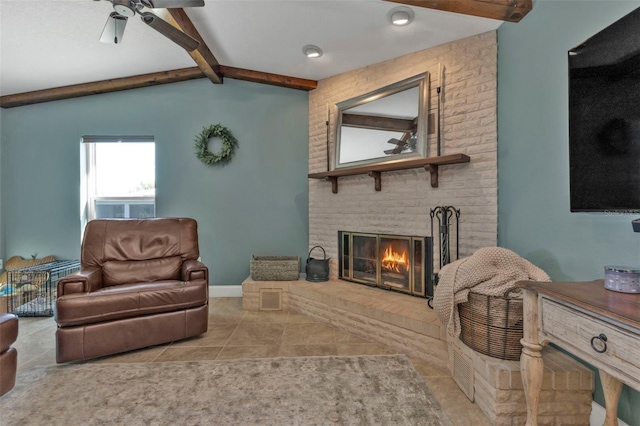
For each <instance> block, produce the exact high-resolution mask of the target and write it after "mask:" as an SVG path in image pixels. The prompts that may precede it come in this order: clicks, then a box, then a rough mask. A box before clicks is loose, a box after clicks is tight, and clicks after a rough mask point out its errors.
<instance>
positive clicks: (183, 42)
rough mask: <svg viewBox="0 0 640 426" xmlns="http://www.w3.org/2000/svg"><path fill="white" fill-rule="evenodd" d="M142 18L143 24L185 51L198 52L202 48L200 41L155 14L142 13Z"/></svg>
mask: <svg viewBox="0 0 640 426" xmlns="http://www.w3.org/2000/svg"><path fill="white" fill-rule="evenodd" d="M140 18H141V19H142V22H144V23H145V24H147V25H149V26H150V27H151V28H153V29H154V30H156V31H158V32H159V33H160V34H162V35H163V36H165V37H167V38H168V39H169V40H171V41H173V42H174V43H176V44H177V45H179V46H180V47H182V48H183V49H185V50H186V51H187V52H191V51H193V50H196V49H197V48H198V46H200V43H199V42H198V40H196V39H194V38H193V37H191V36H188V35H187V34H185V33H183V32H182V31H180V30H179V29H177V28H175V27H174V26H173V25H171V24H170V23H168V22H167V21H163V20H162V19H160V18H158V17H157V16H156V15H154V14H153V13H150V12H142V13H140Z"/></svg>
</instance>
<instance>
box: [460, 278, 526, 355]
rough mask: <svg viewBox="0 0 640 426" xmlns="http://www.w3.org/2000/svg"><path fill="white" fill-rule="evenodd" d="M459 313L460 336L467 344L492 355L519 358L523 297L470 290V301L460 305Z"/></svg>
mask: <svg viewBox="0 0 640 426" xmlns="http://www.w3.org/2000/svg"><path fill="white" fill-rule="evenodd" d="M510 291H512V290H510ZM510 291H508V292H507V294H508V293H509V292H510ZM458 312H459V314H460V329H461V333H460V339H462V341H463V342H464V343H465V344H466V345H467V346H469V347H470V348H471V349H473V350H475V351H478V352H480V353H483V354H485V355H489V356H492V357H495V358H500V359H506V360H512V361H517V360H519V359H520V353H521V351H522V345H521V344H520V339H522V335H523V328H522V326H523V321H522V299H516V298H506V297H494V296H486V295H484V294H477V293H469V301H468V302H465V303H461V304H459V305H458Z"/></svg>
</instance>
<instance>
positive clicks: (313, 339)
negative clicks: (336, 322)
mask: <svg viewBox="0 0 640 426" xmlns="http://www.w3.org/2000/svg"><path fill="white" fill-rule="evenodd" d="M335 332H336V330H335V329H334V328H333V327H330V326H328V325H324V324H318V323H314V324H304V323H301V324H287V327H286V329H285V330H284V336H282V343H283V344H285V345H326V344H335V342H336V335H335Z"/></svg>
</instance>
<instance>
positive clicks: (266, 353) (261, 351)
mask: <svg viewBox="0 0 640 426" xmlns="http://www.w3.org/2000/svg"><path fill="white" fill-rule="evenodd" d="M278 350H279V346H276V345H268V346H266V345H262V346H225V347H224V348H222V351H220V353H219V354H218V358H216V359H241V358H275V357H277V356H278Z"/></svg>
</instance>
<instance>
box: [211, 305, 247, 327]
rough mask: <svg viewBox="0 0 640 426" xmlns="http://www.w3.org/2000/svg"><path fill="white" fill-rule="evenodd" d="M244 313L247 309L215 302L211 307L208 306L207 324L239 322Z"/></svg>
mask: <svg viewBox="0 0 640 426" xmlns="http://www.w3.org/2000/svg"><path fill="white" fill-rule="evenodd" d="M246 314H247V311H243V310H241V309H240V310H238V309H236V308H234V307H230V306H226V305H224V304H222V305H221V306H218V304H216V305H215V306H213V307H209V324H216V323H220V324H239V323H241V322H242V319H243V318H244V316H245V315H246Z"/></svg>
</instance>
